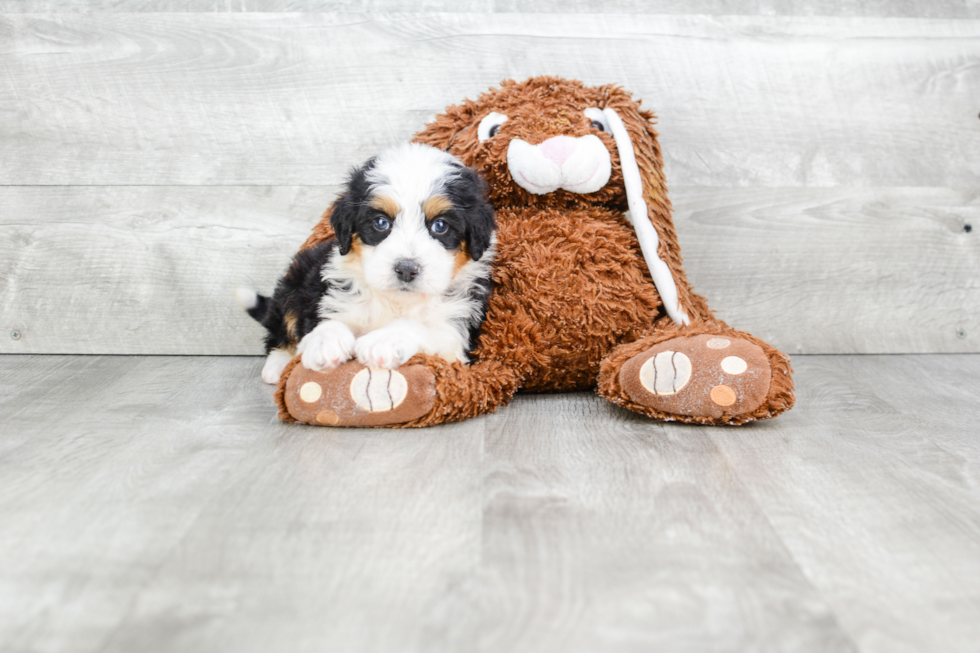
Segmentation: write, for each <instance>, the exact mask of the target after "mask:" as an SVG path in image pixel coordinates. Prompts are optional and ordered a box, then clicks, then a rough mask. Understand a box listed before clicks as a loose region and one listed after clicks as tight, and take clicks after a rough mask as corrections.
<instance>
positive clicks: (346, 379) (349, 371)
mask: <svg viewBox="0 0 980 653" xmlns="http://www.w3.org/2000/svg"><path fill="white" fill-rule="evenodd" d="M283 400H284V402H285V405H286V408H287V409H288V411H289V414H290V415H291V416H292V417H293V418H294V419H296V420H297V421H299V422H305V423H307V424H315V425H318V426H391V425H394V424H404V423H406V422H410V421H412V420H415V419H418V418H420V417H422V416H424V415H426V414H427V413H428V412H429V411H430V410H432V406H433V404H434V402H435V377H434V376H433V375H432V372H430V371H429V370H428V369H426V368H425V367H423V366H422V365H406V366H403V367H399V368H397V369H393V370H388V369H383V368H378V367H365V366H363V365H361V364H360V363H357V362H354V361H351V362H347V363H344V364H343V365H341V366H340V367H337V368H335V369H332V370H324V371H321V372H314V371H313V370H309V369H307V368H305V367H303V366H302V365H296V366H295V367H294V368H293V370H292V372H291V373H290V375H289V379H288V380H287V381H286V387H285V392H284V394H283Z"/></svg>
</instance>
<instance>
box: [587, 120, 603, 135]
mask: <svg viewBox="0 0 980 653" xmlns="http://www.w3.org/2000/svg"><path fill="white" fill-rule="evenodd" d="M589 127H591V128H592V129H598V130H599V131H601V132H604V131H606V128H605V127H603V126H602V123H601V122H599V121H598V120H593V121H592V122H591V123H590V124H589Z"/></svg>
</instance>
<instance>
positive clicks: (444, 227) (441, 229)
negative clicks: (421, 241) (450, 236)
mask: <svg viewBox="0 0 980 653" xmlns="http://www.w3.org/2000/svg"><path fill="white" fill-rule="evenodd" d="M431 229H432V233H434V234H444V233H446V232H447V231H449V225H448V224H446V221H445V220H436V221H435V222H433V223H432V227H431Z"/></svg>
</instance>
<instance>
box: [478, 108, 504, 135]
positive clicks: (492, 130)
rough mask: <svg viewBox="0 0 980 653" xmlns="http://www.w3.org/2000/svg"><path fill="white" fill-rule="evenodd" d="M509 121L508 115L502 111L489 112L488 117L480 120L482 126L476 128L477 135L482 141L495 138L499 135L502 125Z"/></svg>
mask: <svg viewBox="0 0 980 653" xmlns="http://www.w3.org/2000/svg"><path fill="white" fill-rule="evenodd" d="M505 122H507V116H505V115H504V114H502V113H497V112H496V111H494V112H492V113H488V114H487V115H486V117H485V118H484V119H483V120H481V121H480V126H479V127H477V128H476V136H477V138H479V139H480V142H481V143H482V142H483V141H485V140H487V139H489V138H493V137H494V136H496V135H497V132H498V131H499V130H500V126H501V125H502V124H504V123H505Z"/></svg>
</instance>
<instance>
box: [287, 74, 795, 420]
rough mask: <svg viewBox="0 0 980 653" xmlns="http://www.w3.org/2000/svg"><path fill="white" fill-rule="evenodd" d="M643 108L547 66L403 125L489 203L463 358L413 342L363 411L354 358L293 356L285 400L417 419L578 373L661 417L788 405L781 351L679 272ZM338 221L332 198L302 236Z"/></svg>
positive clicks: (319, 412) (448, 414) (655, 147)
mask: <svg viewBox="0 0 980 653" xmlns="http://www.w3.org/2000/svg"><path fill="white" fill-rule="evenodd" d="M653 118H654V116H653V114H652V113H650V112H649V111H645V110H643V109H641V108H640V104H639V102H638V101H636V100H634V99H633V98H632V96H631V95H630V94H629V93H628V92H626V91H624V90H623V89H621V88H619V87H617V86H615V85H606V86H598V87H588V86H585V85H583V84H582V83H581V82H578V81H575V80H566V79H561V78H557V77H535V78H531V79H528V80H526V81H524V82H514V81H509V80H508V81H505V82H503V83H502V84H501V85H500V88H496V89H491V90H489V91H488V92H486V93H484V94H483V95H481V96H480V97H479V98H478V99H477V100H476V101H470V100H466V101H464V102H463V103H462V104H459V105H457V106H451V107H449V108H448V109H446V111H445V112H443V113H442V114H440V115H439V116H437V117H436V119H435V120H434V121H433V122H431V123H430V124H428V125H427V126H426V128H425V129H424V130H423V131H421V132H419V133H418V134H417V135H416V136H415V140H416V141H417V142H420V143H425V144H428V145H432V146H434V147H437V148H440V149H443V150H446V151H448V152H450V153H451V154H453V155H455V156H457V157H458V158H459V159H460V160H462V161H463V162H464V163H465V164H467V165H468V166H471V167H472V168H474V169H476V170H477V171H478V172H479V173H480V174H481V175H482V176H483V178H484V179H485V180H486V181H487V184H488V187H489V191H488V192H489V198H490V201H491V203H492V204H493V206H494V208H495V210H496V212H497V224H498V232H497V243H496V263H495V266H494V272H493V281H494V289H493V293H492V295H491V297H490V302H489V306H488V309H487V314H486V317H485V320H484V322H483V326H482V329H481V332H480V336H479V339H478V344H477V346H476V348H475V351H474V352H473V356H472V359H473V362H472V363H471V364H469V365H465V364H462V363H459V362H457V363H452V364H450V363H447V362H445V361H443V360H441V359H438V358H435V357H432V356H424V355H419V356H416V357H414V358H413V359H412V360H410V361H409V362H408V364H407V365H405V366H402V367H401V368H398V369H395V370H387V371H385V372H384V373H381V374H379V375H378V376H379V377H382V376H383V377H384V378H388V377H389V376H390V377H391V378H392V379H394V378H395V377H396V376H397V377H399V378H397V379H396V381H397V384H396V385H397V387H399V388H404V389H405V392H400V393H399V394H398V397H397V399H398V401H395V399H394V398H392V399H391V400H390V401H382V402H380V408H374V409H371V410H367V409H365V408H363V407H361V405H359V404H358V402H357V401H356V400H355V399H356V397H355V396H354V395H356V394H357V393H358V392H360V393H362V394H363V393H364V392H366V391H367V390H365V389H364V388H360V387H359V386H358V387H357V388H355V386H356V385H357V384H354V383H353V381H352V379H354V378H355V377H356V376H357V375H358V372H359V371H360V370H361V369H363V367H362V366H360V365H359V364H358V363H357V362H354V361H352V362H348V363H345V364H343V365H341V366H340V367H338V368H336V369H334V370H330V371H321V372H313V371H311V370H307V369H306V368H304V367H302V366H301V365H297V363H298V360H294V361H293V362H292V363H291V364H290V365H289V366H288V367H287V368H286V370H284V372H283V374H282V378H281V379H280V385H279V391H278V393H277V401H278V403H279V406H280V416H281V417H282V418H283V419H286V420H287V421H293V420H298V421H303V422H307V423H310V424H328V425H358V426H380V425H389V426H428V425H432V424H439V423H442V422H447V421H454V420H460V419H464V418H467V417H472V416H475V415H480V414H483V413H487V412H490V411H493V410H495V409H496V408H497V407H498V406H501V405H504V404H506V403H507V402H508V401H509V400H510V398H511V397H513V396H514V394H515V393H516V392H517V391H518V390H525V391H531V392H558V391H571V390H584V389H587V388H595V389H596V392H597V393H598V394H599V395H600V396H602V397H605V398H606V399H608V400H609V401H611V402H613V403H614V404H616V405H618V406H622V407H623V408H626V409H628V410H631V411H634V412H636V413H640V414H642V415H646V416H648V417H652V418H655V419H661V420H666V421H674V420H676V421H682V422H693V423H698V424H743V423H746V422H752V421H755V420H759V419H768V418H771V417H775V416H776V415H778V414H779V413H782V412H783V411H785V410H788V409H789V408H791V407H792V405H793V402H794V396H793V382H792V377H791V373H792V370H791V368H790V364H789V359H788V358H787V357H786V356H785V355H784V354H782V353H781V352H779V351H777V350H776V349H774V348H773V347H771V346H769V345H768V344H766V343H765V342H763V341H761V340H759V339H758V338H755V337H753V336H751V335H750V334H748V333H744V332H741V331H736V330H734V329H732V328H731V327H729V326H728V325H727V324H725V323H724V322H722V321H721V320H718V319H717V318H715V317H714V316H713V314H712V312H711V311H710V310H709V309H708V305H707V302H706V301H705V299H704V298H703V297H701V296H700V295H697V294H695V292H694V291H693V290H692V288H691V286H690V284H689V283H688V281H687V277H686V275H685V274H684V270H683V268H682V267H681V252H680V246H679V245H678V242H677V234H676V233H675V231H674V224H673V221H672V219H671V205H670V200H669V199H668V198H667V186H666V182H665V179H664V173H663V159H662V157H661V154H660V146H659V144H658V142H657V132H656V131H655V130H654V129H653V124H652V121H653ZM332 236H333V232H332V229H331V227H330V209H328V210H327V212H326V214H324V217H323V219H322V220H321V222H320V223H319V224H318V225H317V226H316V227H315V228H314V231H313V234H312V235H311V236H310V238H309V240H308V241H307V242H306V244H305V245H304V247H310V246H313V245H315V244H317V243H320V242H322V241H323V240H325V239H328V238H331V237H332ZM385 374H387V375H388V376H385ZM387 383H388V385H391V383H390V380H389V381H388V382H387ZM310 384H312V385H313V386H316V388H313V387H312V386H311V385H310ZM304 388H305V390H306V392H305V396H306V397H316V400H315V401H312V402H310V401H305V400H304V398H303V397H304ZM312 390H315V392H314V391H312ZM378 392H379V393H381V394H383V392H382V390H381V389H379V390H378ZM362 404H363V402H362Z"/></svg>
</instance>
